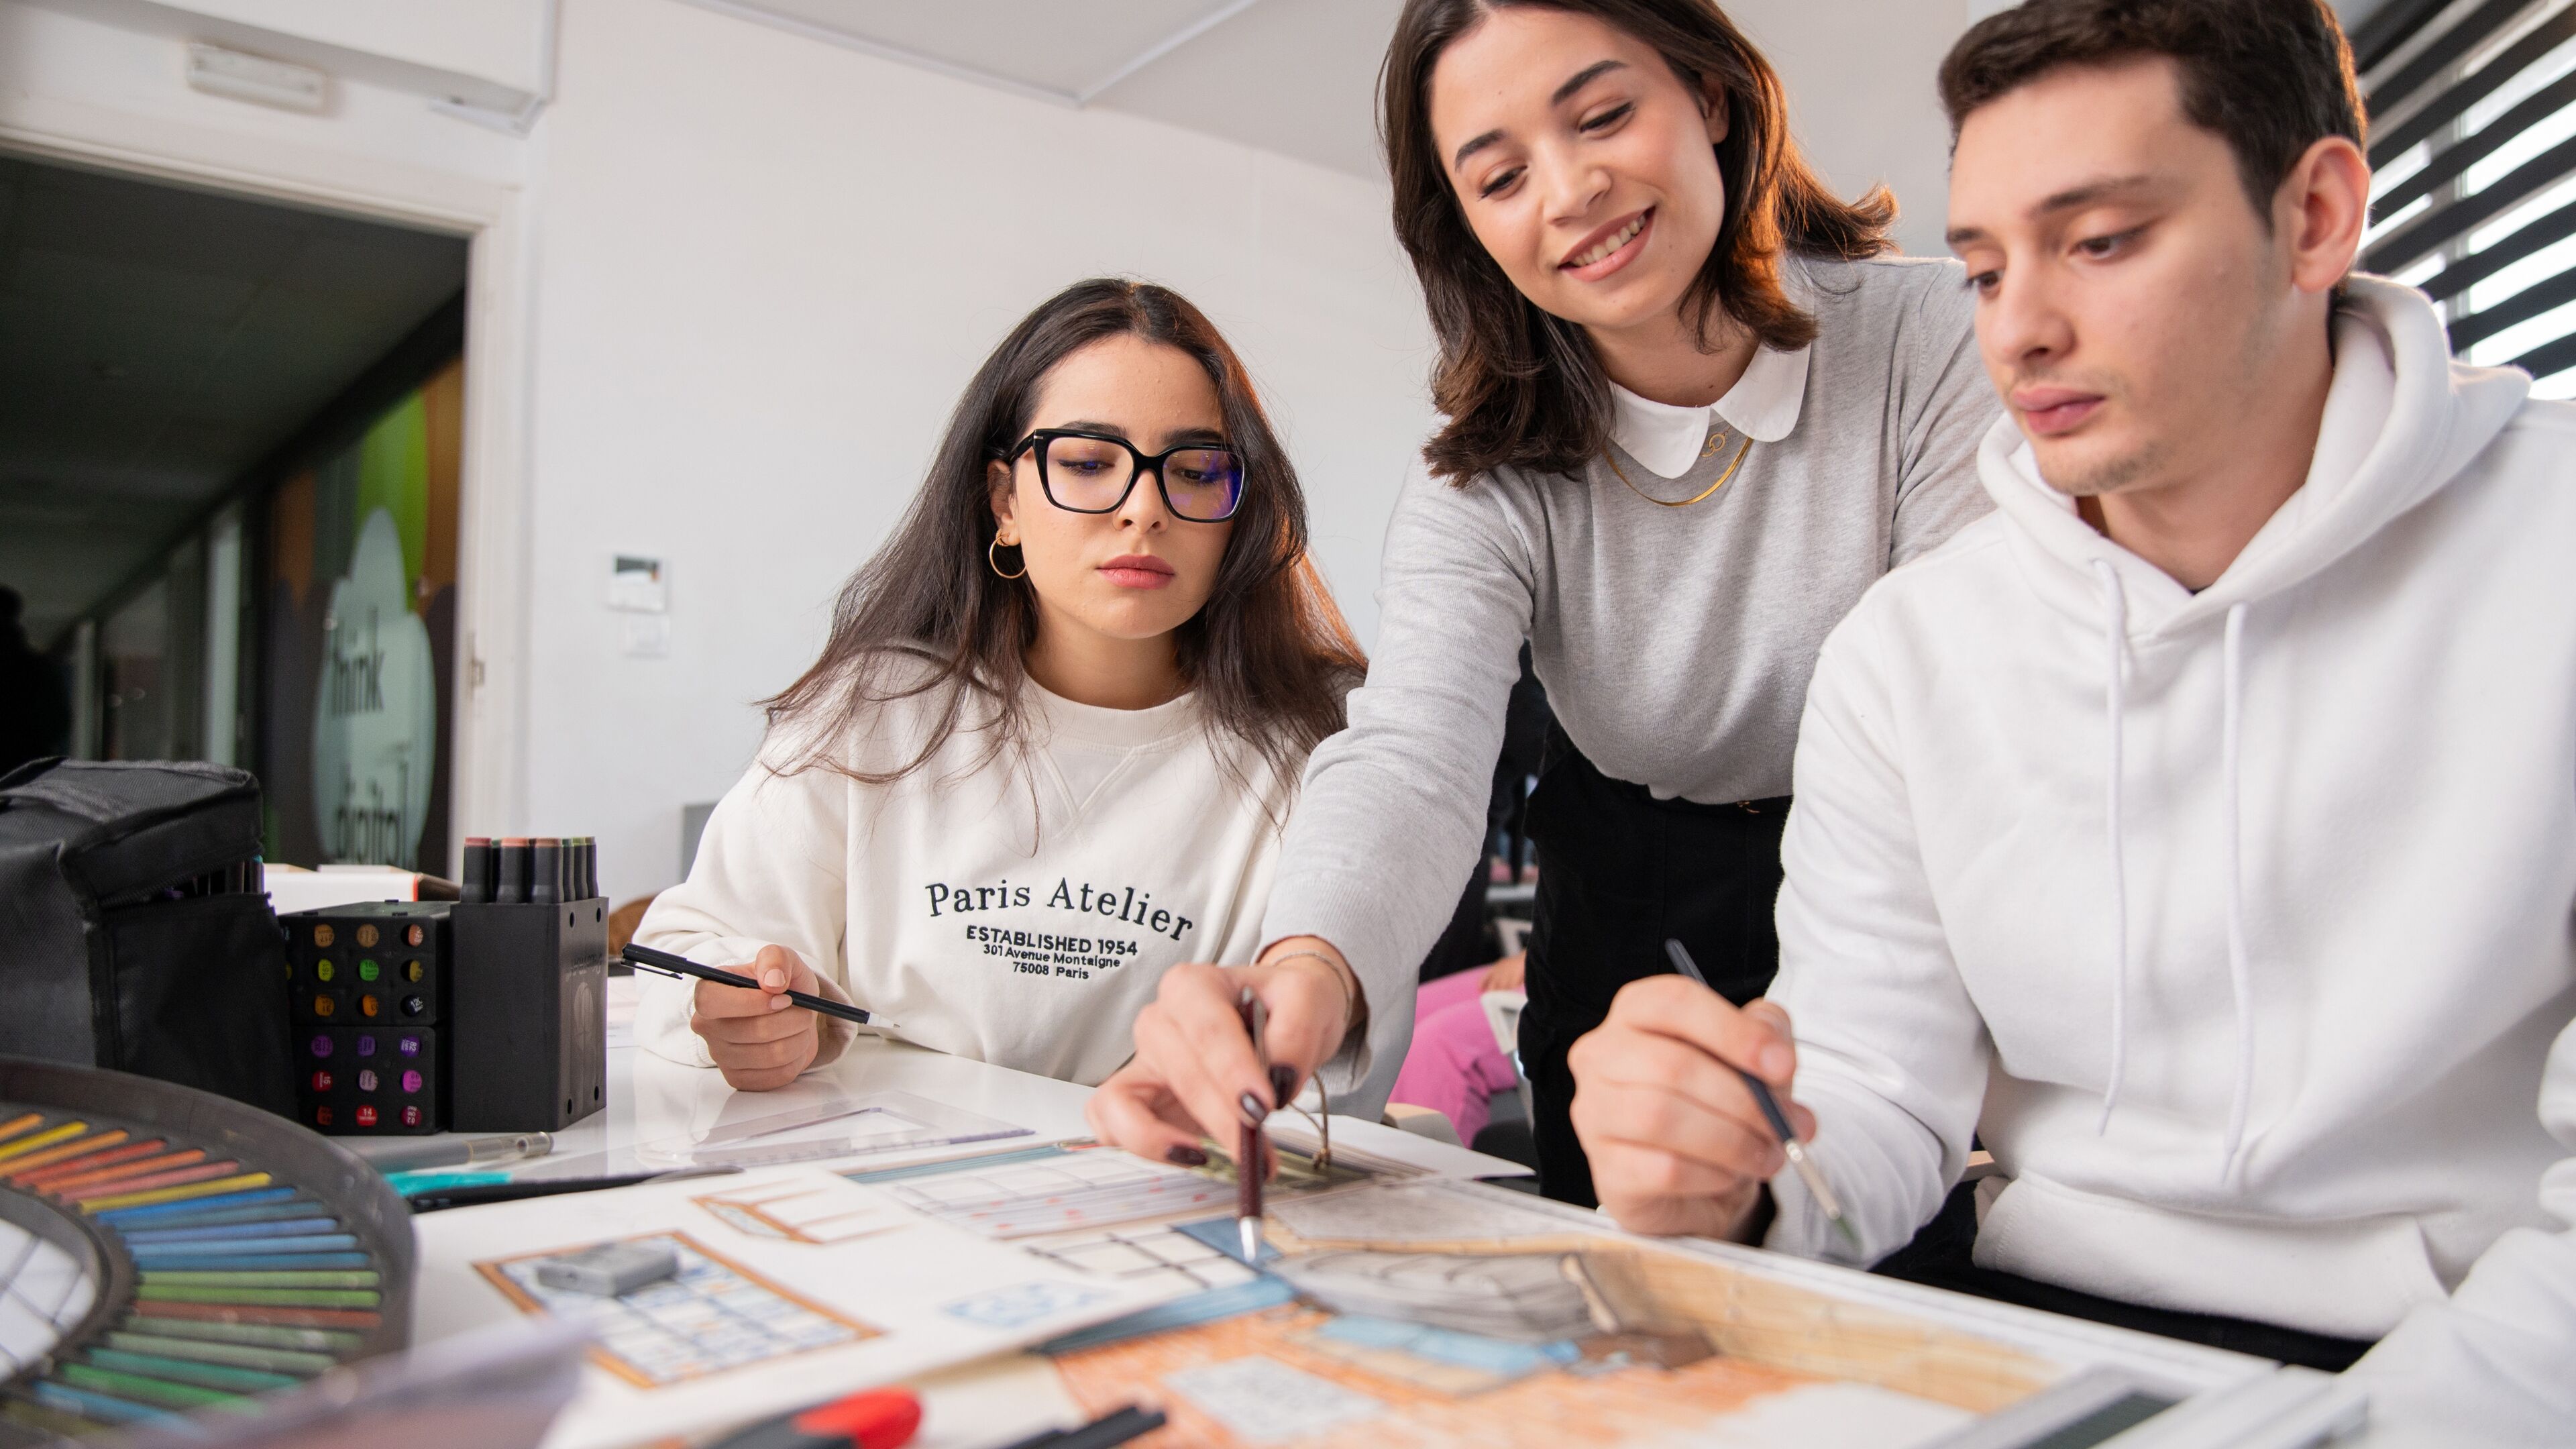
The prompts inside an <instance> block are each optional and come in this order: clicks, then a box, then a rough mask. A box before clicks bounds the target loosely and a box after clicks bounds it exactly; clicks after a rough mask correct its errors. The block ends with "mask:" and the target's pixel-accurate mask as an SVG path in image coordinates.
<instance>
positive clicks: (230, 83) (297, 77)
mask: <svg viewBox="0 0 2576 1449" xmlns="http://www.w3.org/2000/svg"><path fill="white" fill-rule="evenodd" d="M330 85H331V78H330V77H329V76H327V75H324V74H323V73H322V72H320V71H318V70H315V69H313V68H312V67H310V66H302V65H289V64H287V63H286V62H285V61H282V60H270V59H269V58H268V57H266V56H261V55H245V54H243V53H242V52H240V51H238V50H226V49H224V48H223V47H222V46H219V45H202V44H195V45H190V46H189V47H188V88H189V89H191V90H199V91H204V92H205V93H206V94H208V95H210V96H225V97H229V98H230V99H232V100H236V101H250V102H252V103H254V104H257V105H263V106H276V107H278V108H280V109H282V110H289V111H319V110H321V109H322V108H323V106H324V105H325V104H326V103H327V102H328V101H329V99H330Z"/></svg>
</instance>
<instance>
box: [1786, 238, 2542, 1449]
mask: <svg viewBox="0 0 2576 1449" xmlns="http://www.w3.org/2000/svg"><path fill="white" fill-rule="evenodd" d="M2335 338H2336V356H2337V364H2336V371H2335V377H2334V382H2333V386H2332V389H2331V391H2330V393H2329V395H2328V398H2327V403H2326V408H2325V416H2324V421H2323V427H2322V430H2321V433H2320V435H2319V438H2318V441H2317V448H2316V452H2315V455H2314V459H2313V463H2312V466H2311V468H2310V470H2309V473H2308V477H2307V481H2306V483H2305V485H2304V486H2303V487H2302V488H2301V489H2300V491H2299V492H2298V493H2296V494H2295V495H2293V496H2292V497H2291V499H2290V500H2289V502H2288V503H2286V504H2285V505H2284V506H2283V507H2282V508H2281V510H2280V511H2279V513H2278V514H2276V515H2275V516H2274V517H2273V518H2272V519H2271V521H2270V522H2269V523H2267V524H2266V525H2265V526H2264V527H2263V529H2262V530H2261V532H2260V533H2258V534H2257V535H2256V536H2255V538H2254V539H2253V541H2252V542H2251V543H2249V544H2248V545H2247V546H2246V548H2245V550H2244V552H2243V554H2242V555H2241V556H2240V557H2238V559H2237V560H2236V562H2235V563H2234V564H2233V565H2232V566H2231V567H2230V568H2229V569H2228V570H2227V572H2226V574H2225V575H2224V576H2223V577H2221V578H2220V579H2219V580H2218V581H2217V582H2215V583H2214V584H2212V585H2211V586H2210V587H2208V588H2206V589H2204V590H2202V591H2201V592H2200V593H2198V594H2196V595H2195V594H2192V593H2189V592H2187V591H2186V590H2184V589H2183V588H2182V587H2181V586H2180V585H2179V584H2177V583H2175V582H2174V580H2173V579H2172V578H2170V577H2169V576H2167V575H2166V574H2164V573H2163V572H2161V571H2159V570H2158V569H2156V568H2154V567H2153V566H2151V565H2149V564H2147V563H2146V562H2145V561H2144V560H2142V559H2140V558H2138V557H2137V556H2136V555H2134V554H2132V553H2129V552H2128V551H2127V550H2125V549H2123V548H2121V547H2120V546H2119V545H2117V544H2115V543H2113V542H2111V541H2110V540H2108V539H2106V538H2104V537H2102V536H2101V535H2100V534H2098V533H2096V532H2095V531H2094V530H2093V529H2092V528H2090V527H2088V526H2087V525H2086V524H2085V523H2084V522H2083V521H2082V520H2081V519H2080V518H2079V517H2078V516H2077V515H2076V513H2075V511H2074V509H2073V507H2072V505H2071V503H2070V502H2069V501H2068V500H2067V499H2066V498H2065V497H2064V496H2063V495H2061V494H2059V493H2057V492H2056V491H2055V490H2053V489H2051V488H2050V487H2049V486H2048V485H2047V484H2046V483H2045V482H2044V481H2042V480H2041V478H2040V477H2039V475H2038V473H2037V471H2036V468H2035V466H2034V464H2033V461H2032V457H2031V454H2030V450H2029V449H2028V448H2027V447H2026V446H2025V445H2024V444H2023V442H2022V440H2021V438H2020V435H2019V434H2018V433H2017V432H2016V431H2015V430H2014V428H2013V425H2012V424H2011V423H2010V421H2008V420H2007V421H2004V422H2001V423H1998V424H1997V425H1996V427H1995V428H1994V430H1993V431H1992V432H1991V433H1989V434H1988V436H1987V438H1986V442H1985V446H1984V450H1983V454H1982V458H1981V465H1982V472H1983V475H1984V480H1985V485H1986V489H1987V491H1988V492H1989V493H1991V494H1992V495H1993V497H1994V500H1995V503H1996V505H1997V508H1998V512H1997V513H1995V514H1993V515H1991V516H1989V517H1988V518H1986V519H1984V520H1981V521H1980V522H1978V523H1975V524H1972V525H1970V526H1969V527H1968V528H1966V529H1965V530H1963V531H1961V533H1960V534H1959V535H1958V536H1957V537H1956V538H1954V539H1953V540H1952V541H1951V542H1950V543H1949V544H1947V545H1945V546H1944V547H1943V548H1941V549H1939V550H1937V551H1936V552H1934V553H1932V554H1930V555H1928V556H1926V557H1925V558H1924V559H1922V560H1921V561H1919V562H1917V563H1915V564H1913V565H1911V566H1909V567H1906V568H1903V569H1900V570H1898V571H1896V572H1895V573H1893V574H1891V575H1889V576H1888V577H1887V578H1886V579H1884V580H1883V581H1881V582H1880V583H1878V584H1877V585H1876V586H1874V587H1873V588H1871V590H1870V591H1869V593H1868V595H1867V596H1866V597H1865V598H1864V599H1863V600H1862V601H1861V603H1860V605H1859V607H1858V608H1857V609H1855V610H1854V611H1853V613H1852V614H1851V616H1850V617H1849V618H1848V619H1847V620H1846V621H1845V622H1844V623H1843V624H1842V625H1841V627H1840V628H1838V629H1837V630H1836V631H1835V633H1834V635H1833V637H1832V638H1831V640H1829V641H1828V643H1827V644H1826V646H1825V650H1824V654H1823V657H1822V661H1821V663H1820V664H1819V666H1818V668H1817V671H1816V676H1815V682H1814V685H1813V686H1812V688H1811V690H1810V693H1809V695H1808V703H1807V712H1806V718H1805V722H1804V725H1803V727H1802V733H1801V735H1800V739H1799V745H1798V752H1797V762H1796V792H1797V804H1796V806H1795V808H1794V809H1793V811H1792V812H1791V815H1790V818H1789V823H1788V834H1787V838H1786V840H1785V842H1784V844H1783V848H1782V849H1783V856H1784V860H1785V865H1786V869H1787V882H1786V884H1785V886H1784V887H1783V889H1782V892H1781V896H1780V906H1779V927H1780V952H1781V971H1780V977H1779V981H1778V983H1777V984H1776V985H1775V986H1774V988H1773V990H1772V993H1771V994H1772V996H1773V997H1774V998H1775V999H1777V1000H1779V1001H1780V1002H1782V1003H1783V1004H1784V1005H1785V1006H1786V1007H1787V1008H1788V1009H1789V1011H1790V1013H1791V1014H1792V1016H1793V1018H1794V1019H1795V1022H1796V1030H1797V1035H1798V1040H1799V1043H1800V1053H1801V1054H1800V1070H1799V1075H1798V1080H1797V1085H1796V1091H1797V1095H1798V1097H1799V1099H1800V1100H1801V1101H1803V1102H1805V1103H1806V1104H1808V1105H1809V1106H1810V1107H1812V1108H1813V1109H1814V1110H1815V1112H1816V1114H1817V1117H1818V1120H1819V1124H1820V1125H1819V1128H1818V1141H1817V1148H1816V1153H1817V1157H1818V1159H1819V1161H1820V1162H1821V1164H1822V1165H1823V1166H1824V1167H1825V1169H1826V1170H1827V1172H1828V1173H1829V1174H1830V1175H1831V1176H1832V1178H1833V1179H1834V1180H1835V1182H1836V1184H1837V1187H1838V1190H1839V1191H1840V1193H1841V1195H1842V1197H1843V1199H1844V1202H1845V1205H1846V1207H1847V1208H1848V1209H1849V1210H1850V1211H1851V1212H1852V1213H1853V1214H1854V1220H1853V1226H1854V1227H1856V1228H1858V1229H1859V1234H1860V1238H1861V1241H1862V1243H1863V1245H1864V1249H1865V1255H1864V1256H1865V1258H1866V1259H1869V1260H1874V1259H1876V1258H1878V1257H1880V1256H1883V1255H1885V1254H1886V1253H1888V1252H1890V1251H1892V1250H1894V1249H1895V1248H1897V1247H1899V1246H1901V1245H1903V1244H1904V1243H1905V1242H1906V1241H1907V1239H1908V1238H1909V1237H1910V1236H1911V1235H1912V1234H1913V1232H1914V1231H1915V1229H1916V1228H1917V1227H1918V1226H1919V1225H1920V1224H1922V1223H1923V1222H1925V1221H1926V1220H1928V1219H1929V1218H1930V1217H1931V1216H1932V1214H1933V1212H1934V1210H1935V1209H1936V1208H1937V1207H1938V1206H1939V1204H1940V1201H1941V1199H1942V1195H1943V1193H1944V1192H1945V1191H1946V1190H1947V1189H1948V1188H1949V1187H1950V1186H1951V1185H1952V1184H1953V1183H1954V1182H1955V1181H1956V1180H1957V1179H1958V1177H1959V1175H1960V1172H1961V1169H1962V1166H1963V1164H1964V1162H1965V1160H1966V1158H1967V1154H1968V1149H1969V1136H1970V1134H1971V1133H1977V1132H1981V1133H1982V1134H1983V1138H1984V1142H1985V1145H1986V1146H1987V1147H1988V1148H1989V1149H1991V1150H1992V1151H1993V1153H1994V1155H1995V1159H1996V1161H1997V1163H1998V1164H1999V1165H2000V1167H2001V1168H2002V1170H2003V1172H2004V1173H2005V1174H2008V1175H2009V1176H2010V1178H2011V1185H2010V1186H2008V1187H2006V1188H2004V1189H2003V1191H2002V1193H2001V1195H2000V1196H1999V1197H1997V1198H1995V1199H1994V1200H1993V1201H1992V1203H1991V1205H1990V1207H1989V1208H1988V1210H1987V1212H1986V1213H1985V1215H1984V1218H1983V1223H1982V1226H1981V1228H1980V1230H1979V1233H1978V1238H1977V1245H1976V1260H1977V1262H1978V1263H1980V1264H1981V1265H1983V1266H1986V1267H1989V1268H1995V1269H2000V1270H2003V1271H2006V1272H2011V1273H2018V1274H2022V1275H2024V1276H2028V1277H2032V1278H2038V1279H2043V1280H2046V1281H2049V1282H2053V1283H2059V1284H2063V1285H2066V1286H2068V1287H2072V1288H2077V1289H2081V1290H2084V1291H2086V1292H2091V1293H2097V1294H2103V1295H2106V1296H2109V1297H2113V1298H2119V1299H2125V1300H2128V1301H2131V1302H2137V1303H2145V1304H2152V1305H2155V1306H2159V1307H2165V1308H2172V1309H2179V1310H2188V1311H2195V1312H2204V1313H2218V1314H2227V1315H2232V1316H2236V1317H2242V1318H2250V1319H2257V1320H2262V1321H2266V1322H2271V1323H2278V1324H2285V1325H2289V1326H2292V1327H2297V1328H2303V1329H2308V1330H2312V1331H2315V1332H2319V1333H2326V1334H2335V1335H2342V1336H2347V1337H2356V1338H2377V1337H2379V1336H2380V1335H2383V1334H2388V1335H2390V1337H2388V1339H2387V1340H2386V1342H2384V1343H2383V1344H2382V1345H2381V1346H2380V1347H2379V1348H2378V1349H2377V1350H2376V1351H2374V1352H2373V1353H2372V1354H2371V1355H2369V1357H2368V1358H2367V1359H2365V1360H2364V1362H2363V1365H2362V1366H2361V1368H2359V1369H2357V1370H2356V1372H2359V1373H2365V1374H2368V1375H2371V1376H2372V1377H2373V1379H2374V1389H2373V1393H2374V1399H2375V1400H2376V1401H2377V1402H2378V1403H2379V1405H2380V1410H2381V1412H2383V1413H2391V1414H2394V1415H2396V1416H2397V1417H2400V1418H2404V1417H2409V1416H2421V1417H2424V1418H2426V1419H2427V1420H2428V1421H2430V1420H2431V1419H2434V1418H2436V1417H2438V1419H2439V1421H2440V1422H2441V1423H2442V1424H2443V1425H2444V1426H2445V1429H2446V1431H2447V1432H2453V1433H2456V1434H2458V1435H2459V1436H2460V1437H2461V1438H2463V1439H2467V1438H2475V1437H2484V1438H2491V1439H2496V1440H2502V1441H2533V1442H2539V1441H2547V1442H2557V1443H2569V1442H2576V1372H2570V1371H2569V1370H2570V1368H2571V1366H2576V1237H2571V1235H2570V1231H2569V1227H2570V1223H2571V1221H2576V1157H2571V1152H2576V1031H2571V1030H2570V1028H2569V1023H2570V1020H2571V1017H2576V939H2571V937H2572V936H2576V406H2570V405H2568V404H2564V403H2555V402H2536V401H2530V400H2528V399H2527V396H2526V395H2527V392H2528V389H2529V381H2528V379H2527V378H2525V377H2524V375H2523V374H2521V373H2519V372H2513V371H2509V370H2497V369H2480V368H2472V367H2467V366H2463V365H2459V364H2454V363H2453V362H2451V361H2450V359H2449V356H2448V352H2447V348H2446V346H2445V342H2444V337H2443V332H2442V325H2441V321H2440V319H2439V318H2438V317H2436V316H2435V314H2434V312H2433V309H2432V308H2431V306H2430V305H2428V304H2427V303H2426V301H2425V300H2424V298H2423V297H2422V296H2421V295H2419V294H2418V293H2416V292H2414V291H2411V290H2408V289H2404V288H2400V287H2397V286H2394V285H2392V284H2389V283H2387V282H2383V281H2379V280H2376V279H2372V278H2355V279H2354V280H2353V282H2352V284H2351V289H2350V299H2349V302H2348V304H2347V306H2346V308H2345V309H2344V310H2343V311H2342V312H2341V313H2340V314H2339V315H2338V317H2337V320H2336V323H2335ZM1777 1186H1778V1190H1779V1195H1780V1207H1781V1212H1780V1217H1779V1220H1778V1222H1777V1225H1776V1226H1775V1228H1774V1230H1773V1233H1772V1236H1771V1239H1770V1241H1771V1244H1772V1245H1773V1246H1775V1247H1780V1248H1784V1249H1788V1250H1791V1251H1796V1252H1802V1253H1808V1254H1812V1255H1816V1256H1833V1257H1845V1258H1848V1257H1850V1256H1852V1255H1851V1254H1849V1253H1848V1251H1847V1250H1843V1249H1841V1248H1839V1247H1838V1245H1837V1243H1836V1241H1835V1239H1834V1237H1833V1236H1831V1235H1830V1234H1829V1233H1827V1232H1826V1231H1825V1227H1826V1225H1825V1224H1824V1222H1823V1220H1822V1218H1821V1217H1820V1216H1819V1215H1818V1214H1817V1213H1816V1212H1815V1209H1814V1205H1813V1202H1812V1200H1810V1199H1809V1198H1807V1197H1806V1196H1805V1194H1804V1193H1802V1192H1801V1191H1800V1190H1799V1189H1798V1186H1797V1184H1796V1183H1795V1181H1794V1180H1793V1179H1787V1178H1784V1179H1782V1181H1781V1183H1780V1184H1778V1185H1777ZM2392 1331H2393V1332H2392Z"/></svg>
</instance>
